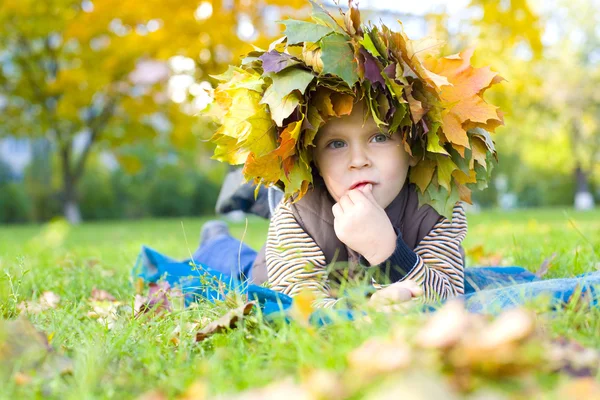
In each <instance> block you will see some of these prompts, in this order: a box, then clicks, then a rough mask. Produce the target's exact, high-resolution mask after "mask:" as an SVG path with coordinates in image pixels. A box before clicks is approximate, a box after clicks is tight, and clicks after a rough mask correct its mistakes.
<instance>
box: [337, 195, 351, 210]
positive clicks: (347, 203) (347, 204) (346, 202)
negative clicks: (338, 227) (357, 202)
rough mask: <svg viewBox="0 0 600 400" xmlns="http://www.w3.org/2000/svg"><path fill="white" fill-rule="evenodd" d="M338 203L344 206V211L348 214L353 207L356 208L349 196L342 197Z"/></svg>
mask: <svg viewBox="0 0 600 400" xmlns="http://www.w3.org/2000/svg"><path fill="white" fill-rule="evenodd" d="M338 203H339V205H340V206H342V211H344V212H347V211H348V210H350V209H351V208H352V206H354V203H353V202H352V200H350V197H348V196H347V195H344V196H342V197H341V198H340V201H338Z"/></svg>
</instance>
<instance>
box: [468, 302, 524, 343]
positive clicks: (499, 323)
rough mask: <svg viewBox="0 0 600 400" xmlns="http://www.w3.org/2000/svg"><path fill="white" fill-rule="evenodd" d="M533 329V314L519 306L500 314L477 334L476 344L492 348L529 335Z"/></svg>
mask: <svg viewBox="0 0 600 400" xmlns="http://www.w3.org/2000/svg"><path fill="white" fill-rule="evenodd" d="M534 330H535V321H534V319H533V315H532V314H531V313H530V312H528V311H526V310H524V309H520V308H515V309H512V310H508V311H506V312H503V313H502V314H500V316H499V317H498V318H496V319H495V320H494V321H493V322H492V323H491V324H490V325H488V326H487V327H485V328H484V329H483V330H482V331H481V332H480V334H479V337H480V339H479V341H478V342H477V345H478V346H480V347H482V348H487V349H492V348H495V347H497V346H501V345H503V344H505V343H510V342H518V341H521V340H524V339H527V338H528V337H530V336H531V335H532V334H533V332H534Z"/></svg>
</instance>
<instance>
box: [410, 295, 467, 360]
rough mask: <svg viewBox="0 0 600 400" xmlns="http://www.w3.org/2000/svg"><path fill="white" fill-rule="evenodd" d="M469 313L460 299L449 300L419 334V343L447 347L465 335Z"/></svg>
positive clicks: (439, 347)
mask: <svg viewBox="0 0 600 400" xmlns="http://www.w3.org/2000/svg"><path fill="white" fill-rule="evenodd" d="M468 324H469V315H468V313H467V311H465V308H464V305H463V303H462V302H461V301H459V300H450V301H448V302H447V303H446V304H445V305H444V306H443V307H442V308H441V309H439V310H438V311H437V312H436V313H435V314H434V315H433V317H431V318H430V319H429V321H427V323H426V324H425V326H424V327H423V328H422V329H421V330H420V331H419V333H418V334H417V344H419V345H420V346H421V347H425V348H436V349H441V348H447V347H450V346H453V345H455V344H456V343H458V342H459V341H460V339H461V338H462V337H463V334H464V332H465V330H466V329H467V326H468Z"/></svg>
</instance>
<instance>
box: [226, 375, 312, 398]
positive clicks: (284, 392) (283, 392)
mask: <svg viewBox="0 0 600 400" xmlns="http://www.w3.org/2000/svg"><path fill="white" fill-rule="evenodd" d="M217 399H219V400H281V399H285V400H315V397H313V396H312V395H311V394H310V393H309V392H308V390H306V389H305V388H303V387H302V386H300V385H298V384H296V383H294V381H293V380H292V379H291V378H286V379H284V380H282V381H279V382H274V383H272V384H270V385H267V386H265V387H262V388H258V389H250V390H246V391H245V392H241V393H238V394H233V395H229V396H222V397H221V396H219V397H217Z"/></svg>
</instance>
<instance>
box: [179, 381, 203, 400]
mask: <svg viewBox="0 0 600 400" xmlns="http://www.w3.org/2000/svg"><path fill="white" fill-rule="evenodd" d="M207 394H208V388H207V386H206V383H204V382H194V383H192V384H191V385H190V386H189V387H188V388H187V389H186V391H185V392H184V393H183V394H181V396H179V397H178V399H179V400H204V399H206V398H207Z"/></svg>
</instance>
